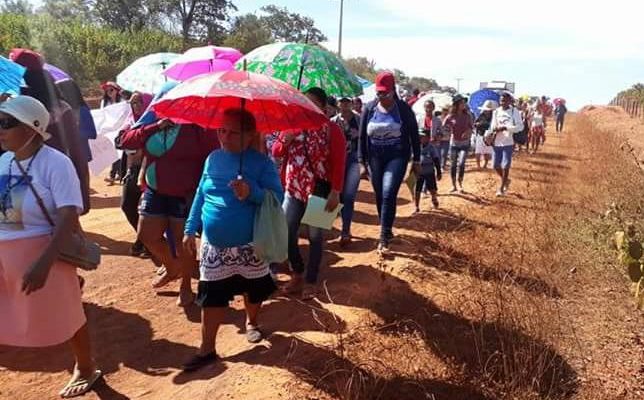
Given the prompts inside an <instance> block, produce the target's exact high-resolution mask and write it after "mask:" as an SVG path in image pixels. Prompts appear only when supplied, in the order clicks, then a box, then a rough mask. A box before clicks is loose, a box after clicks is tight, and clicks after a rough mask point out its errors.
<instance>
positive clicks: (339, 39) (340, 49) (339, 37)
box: [338, 0, 344, 57]
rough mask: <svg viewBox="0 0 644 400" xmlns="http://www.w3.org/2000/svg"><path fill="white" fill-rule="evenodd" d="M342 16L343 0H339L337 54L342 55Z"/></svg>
mask: <svg viewBox="0 0 644 400" xmlns="http://www.w3.org/2000/svg"><path fill="white" fill-rule="evenodd" d="M343 18H344V0H340V33H339V34H338V56H340V57H342V20H343Z"/></svg>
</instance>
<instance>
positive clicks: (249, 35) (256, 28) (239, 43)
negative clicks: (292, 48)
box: [223, 14, 274, 53]
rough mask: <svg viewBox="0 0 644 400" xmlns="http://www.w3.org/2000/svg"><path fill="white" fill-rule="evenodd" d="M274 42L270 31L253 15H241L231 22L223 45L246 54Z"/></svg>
mask: <svg viewBox="0 0 644 400" xmlns="http://www.w3.org/2000/svg"><path fill="white" fill-rule="evenodd" d="M272 42H274V40H273V38H272V36H271V31H270V30H269V29H268V28H267V27H266V26H265V25H264V23H263V22H262V20H261V19H260V18H259V17H257V15H255V14H246V15H241V16H239V17H237V18H235V19H234V20H233V23H232V25H231V28H230V31H229V34H228V37H227V38H226V39H225V40H224V42H223V45H224V46H228V47H234V48H236V49H239V50H240V51H241V52H242V53H248V52H250V51H251V50H253V49H256V48H257V47H260V46H263V45H265V44H269V43H272Z"/></svg>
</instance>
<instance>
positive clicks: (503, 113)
mask: <svg viewBox="0 0 644 400" xmlns="http://www.w3.org/2000/svg"><path fill="white" fill-rule="evenodd" d="M500 127H505V128H506V130H504V131H501V132H499V133H497V134H496V139H495V140H494V146H496V147H503V146H513V145H514V137H513V135H514V134H515V133H519V132H521V131H522V130H523V119H522V118H521V112H520V111H519V109H518V108H516V107H509V108H508V109H507V110H504V109H503V107H499V108H497V109H496V110H494V112H493V113H492V122H491V124H490V131H494V129H495V128H500Z"/></svg>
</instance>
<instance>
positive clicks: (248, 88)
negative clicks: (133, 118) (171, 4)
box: [153, 70, 328, 133]
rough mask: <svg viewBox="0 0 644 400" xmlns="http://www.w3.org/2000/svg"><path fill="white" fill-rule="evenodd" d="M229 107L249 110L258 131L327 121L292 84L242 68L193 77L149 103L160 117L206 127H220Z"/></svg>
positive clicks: (313, 125)
mask: <svg viewBox="0 0 644 400" xmlns="http://www.w3.org/2000/svg"><path fill="white" fill-rule="evenodd" d="M230 108H244V109H246V110H248V111H249V112H251V113H252V114H253V115H254V116H255V120H256V122H257V130H258V131H259V132H262V133H270V132H276V131H291V130H306V129H319V128H320V127H321V126H322V125H324V124H325V123H327V122H328V119H327V118H326V116H325V115H324V113H323V112H322V111H321V110H320V109H319V108H318V107H317V106H316V105H315V104H313V102H311V101H310V100H309V99H308V98H307V97H306V96H304V95H303V94H302V93H300V92H298V91H297V90H296V89H295V88H293V87H292V86H290V85H288V84H286V83H284V82H282V81H278V80H276V79H273V78H271V77H268V76H266V75H260V74H255V73H252V72H246V71H235V70H231V71H223V72H217V73H213V74H208V75H201V76H197V77H194V78H192V79H189V80H187V81H185V82H183V83H181V84H179V85H178V86H177V87H175V88H174V89H172V90H170V91H169V92H168V93H167V94H166V95H165V96H164V97H163V98H162V99H161V100H160V101H159V102H158V103H156V104H155V105H154V106H153V109H154V112H155V113H156V114H157V115H158V116H159V117H161V118H169V119H171V120H173V121H174V122H176V123H193V124H197V125H200V126H202V127H204V128H208V129H217V128H221V127H222V122H223V115H224V111H226V110H227V109H230Z"/></svg>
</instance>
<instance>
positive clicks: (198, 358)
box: [181, 351, 219, 372]
mask: <svg viewBox="0 0 644 400" xmlns="http://www.w3.org/2000/svg"><path fill="white" fill-rule="evenodd" d="M218 358H219V357H217V353H215V352H214V351H213V352H212V353H208V354H204V355H200V354H197V355H195V356H193V357H192V358H191V359H190V360H188V362H187V363H185V364H183V365H182V366H181V369H182V370H183V372H194V371H197V370H199V369H201V368H203V367H205V366H208V365H210V364H213V363H214V362H215V361H217V359H218Z"/></svg>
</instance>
